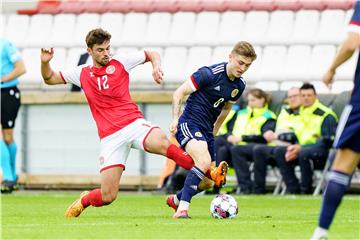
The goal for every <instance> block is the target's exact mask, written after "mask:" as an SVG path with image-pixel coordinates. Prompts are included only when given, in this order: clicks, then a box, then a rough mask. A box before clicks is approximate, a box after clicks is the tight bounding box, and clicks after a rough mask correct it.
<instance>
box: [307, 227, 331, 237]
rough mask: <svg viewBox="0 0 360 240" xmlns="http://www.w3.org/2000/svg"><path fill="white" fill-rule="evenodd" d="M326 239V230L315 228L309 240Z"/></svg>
mask: <svg viewBox="0 0 360 240" xmlns="http://www.w3.org/2000/svg"><path fill="white" fill-rule="evenodd" d="M327 237H328V230H327V229H324V228H321V227H317V228H316V229H315V231H314V234H313V236H312V237H311V240H320V239H324V238H325V239H327Z"/></svg>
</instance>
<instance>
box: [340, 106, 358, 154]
mask: <svg viewBox="0 0 360 240" xmlns="http://www.w3.org/2000/svg"><path fill="white" fill-rule="evenodd" d="M359 105H360V104H356V105H355V104H354V105H347V106H346V107H345V108H344V111H343V113H342V114H341V118H340V121H339V125H338V128H337V130H336V137H335V141H334V146H335V147H336V148H340V149H344V148H350V149H351V150H353V151H355V152H358V153H360V106H359Z"/></svg>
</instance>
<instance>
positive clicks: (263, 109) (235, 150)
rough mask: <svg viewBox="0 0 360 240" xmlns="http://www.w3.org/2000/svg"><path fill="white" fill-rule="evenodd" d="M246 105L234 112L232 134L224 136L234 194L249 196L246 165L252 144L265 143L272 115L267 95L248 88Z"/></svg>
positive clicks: (248, 176) (249, 159)
mask: <svg viewBox="0 0 360 240" xmlns="http://www.w3.org/2000/svg"><path fill="white" fill-rule="evenodd" d="M247 99H248V106H247V108H246V109H243V110H240V111H239V112H238V113H237V116H236V120H235V122H234V128H233V131H232V133H231V134H230V135H229V136H228V137H227V141H228V142H230V143H231V144H232V146H231V150H230V151H231V159H232V164H233V166H234V169H235V173H236V177H237V181H238V190H237V193H244V194H249V193H251V192H252V191H253V186H252V185H253V184H252V181H251V175H250V169H249V163H248V162H252V161H253V158H252V153H253V148H254V146H255V144H256V143H266V139H265V138H264V133H265V132H267V131H269V130H272V131H274V129H275V124H276V115H275V114H274V113H273V112H272V111H271V110H269V107H268V104H269V102H270V100H269V99H270V97H269V95H268V94H267V93H266V92H264V91H263V90H261V89H258V88H255V89H251V90H250V91H249V92H248V93H247Z"/></svg>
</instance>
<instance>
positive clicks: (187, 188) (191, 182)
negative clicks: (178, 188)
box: [180, 166, 205, 203]
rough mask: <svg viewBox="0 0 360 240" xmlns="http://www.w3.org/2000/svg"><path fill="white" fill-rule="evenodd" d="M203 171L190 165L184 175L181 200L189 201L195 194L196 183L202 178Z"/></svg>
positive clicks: (196, 190)
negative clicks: (189, 168)
mask: <svg viewBox="0 0 360 240" xmlns="http://www.w3.org/2000/svg"><path fill="white" fill-rule="evenodd" d="M204 175H205V174H204V173H203V172H202V171H201V170H200V169H199V168H197V167H196V166H194V167H192V168H191V170H190V171H189V173H188V174H187V176H186V179H185V183H184V188H183V189H182V194H181V199H180V200H181V201H185V202H188V203H190V202H191V198H192V197H193V196H195V195H196V194H197V193H199V191H198V185H199V183H200V181H201V180H202V179H203V178H204Z"/></svg>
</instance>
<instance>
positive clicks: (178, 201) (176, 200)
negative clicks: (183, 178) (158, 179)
mask: <svg viewBox="0 0 360 240" xmlns="http://www.w3.org/2000/svg"><path fill="white" fill-rule="evenodd" d="M174 203H175V205H176V206H179V203H180V200H179V199H178V198H177V195H176V194H175V195H174Z"/></svg>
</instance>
